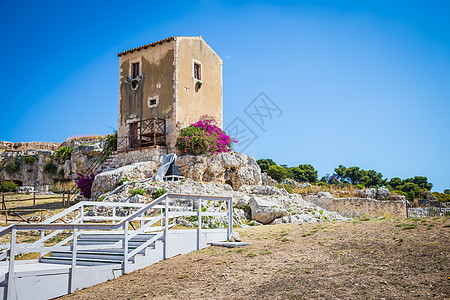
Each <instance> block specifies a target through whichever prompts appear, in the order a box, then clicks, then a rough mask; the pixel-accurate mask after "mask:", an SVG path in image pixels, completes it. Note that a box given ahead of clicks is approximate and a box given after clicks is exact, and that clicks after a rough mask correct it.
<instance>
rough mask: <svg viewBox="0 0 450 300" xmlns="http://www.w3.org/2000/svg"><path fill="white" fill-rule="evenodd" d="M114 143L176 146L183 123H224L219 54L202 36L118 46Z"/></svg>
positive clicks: (130, 146)
mask: <svg viewBox="0 0 450 300" xmlns="http://www.w3.org/2000/svg"><path fill="white" fill-rule="evenodd" d="M118 56H119V58H120V77H119V119H118V148H119V150H120V149H132V148H139V149H142V148H148V147H156V146H161V147H165V146H167V148H168V151H169V152H173V151H174V150H175V148H174V147H175V142H176V132H175V129H176V128H175V127H176V125H177V123H179V124H181V125H182V126H186V125H189V124H191V123H193V122H195V121H197V120H198V119H199V118H200V117H201V116H202V115H205V114H206V115H212V116H214V117H215V118H216V120H218V121H219V122H220V123H222V120H223V105H222V95H223V92H222V63H223V62H222V59H221V58H220V57H219V56H218V55H217V54H216V53H215V52H214V50H213V49H212V48H211V47H210V46H209V45H208V44H207V43H206V42H205V41H204V40H203V39H202V38H201V37H170V38H167V39H164V40H161V41H157V42H154V43H151V44H148V45H144V46H141V47H138V48H134V49H130V50H127V51H123V52H120V53H119V54H118Z"/></svg>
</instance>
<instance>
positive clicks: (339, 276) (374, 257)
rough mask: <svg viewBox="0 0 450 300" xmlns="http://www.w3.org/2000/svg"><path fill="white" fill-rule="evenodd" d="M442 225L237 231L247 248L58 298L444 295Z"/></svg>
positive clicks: (449, 289)
mask: <svg viewBox="0 0 450 300" xmlns="http://www.w3.org/2000/svg"><path fill="white" fill-rule="evenodd" d="M407 224H415V225H416V227H415V228H411V229H408V230H405V229H403V228H402V226H401V225H405V226H407V227H414V226H410V225H407ZM396 225H400V226H399V227H397V226H396ZM449 225H450V221H449V219H448V218H435V219H407V220H399V221H386V220H383V221H355V222H340V223H337V222H333V223H320V224H317V223H316V224H311V223H310V224H302V225H298V224H288V225H273V226H257V227H251V228H245V229H239V232H240V233H241V236H242V237H243V239H244V240H245V241H251V242H252V245H250V246H246V247H243V248H239V249H227V248H221V247H209V248H206V249H204V250H201V251H197V252H193V253H190V254H186V255H181V256H177V257H173V258H170V259H168V260H165V261H162V262H159V263H157V264H155V265H152V266H149V267H147V268H145V269H142V270H138V271H135V272H132V273H130V274H127V275H125V276H122V277H119V278H117V279H115V280H111V281H109V282H106V283H103V284H100V285H97V286H94V287H90V288H87V289H84V290H81V291H78V292H76V293H74V294H72V295H67V296H66V297H63V298H65V299H117V298H121V299H143V298H148V297H151V298H155V299H230V298H233V299H317V298H320V299H381V298H385V299H411V298H418V299H423V298H435V299H448V295H449V293H450V286H449V284H448V282H449V279H448V276H449V274H450V264H449V261H448V256H449V253H450V244H449V243H448V241H449V238H450V234H449V232H450V227H449Z"/></svg>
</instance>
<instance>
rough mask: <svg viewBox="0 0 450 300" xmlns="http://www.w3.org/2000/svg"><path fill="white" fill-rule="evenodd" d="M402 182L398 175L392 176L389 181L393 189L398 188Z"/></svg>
mask: <svg viewBox="0 0 450 300" xmlns="http://www.w3.org/2000/svg"><path fill="white" fill-rule="evenodd" d="M401 184H402V180H401V179H400V178H398V177H394V178H391V180H390V181H389V185H390V186H391V187H392V189H394V190H397V187H398V186H399V185H401Z"/></svg>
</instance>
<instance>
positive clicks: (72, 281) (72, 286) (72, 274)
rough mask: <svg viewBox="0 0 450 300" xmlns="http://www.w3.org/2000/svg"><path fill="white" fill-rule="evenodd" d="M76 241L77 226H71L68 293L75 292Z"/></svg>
mask: <svg viewBox="0 0 450 300" xmlns="http://www.w3.org/2000/svg"><path fill="white" fill-rule="evenodd" d="M77 242H78V228H77V227H76V226H73V238H72V268H71V269H70V290H69V293H73V292H75V270H76V266H77Z"/></svg>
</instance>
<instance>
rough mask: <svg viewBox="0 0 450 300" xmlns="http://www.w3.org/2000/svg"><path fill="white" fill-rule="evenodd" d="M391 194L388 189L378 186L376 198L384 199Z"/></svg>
mask: <svg viewBox="0 0 450 300" xmlns="http://www.w3.org/2000/svg"><path fill="white" fill-rule="evenodd" d="M390 196H391V192H390V191H389V189H387V188H385V187H383V188H379V189H378V191H377V199H378V200H384V199H387V198H389V197H390Z"/></svg>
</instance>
